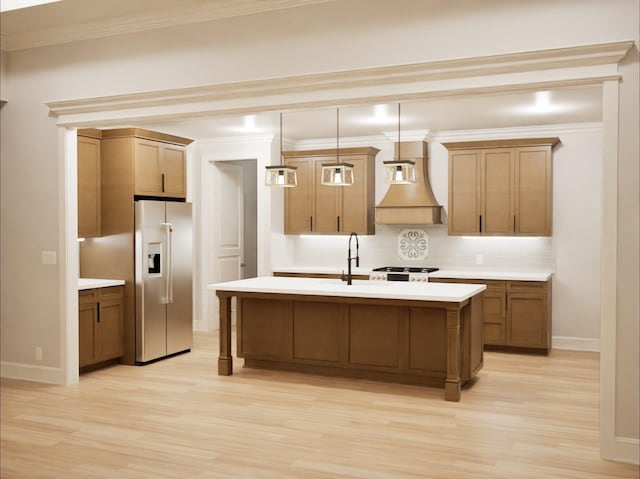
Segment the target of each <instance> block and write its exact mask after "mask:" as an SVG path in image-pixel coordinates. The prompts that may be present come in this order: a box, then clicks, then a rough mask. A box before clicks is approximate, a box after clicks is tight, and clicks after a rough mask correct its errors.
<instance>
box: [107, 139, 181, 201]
mask: <svg viewBox="0 0 640 479" xmlns="http://www.w3.org/2000/svg"><path fill="white" fill-rule="evenodd" d="M102 138H103V139H102V142H103V146H102V151H103V163H104V164H103V171H105V170H106V173H107V174H106V178H107V179H108V180H113V181H110V183H114V184H113V185H111V186H112V187H113V188H117V189H122V188H129V187H132V188H133V191H131V194H132V195H138V196H151V197H160V198H177V199H184V198H186V195H187V184H186V179H187V161H186V145H188V144H189V143H191V141H192V140H189V139H186V138H181V137H177V136H173V135H167V134H164V133H158V132H153V131H149V130H142V129H139V128H122V129H116V130H103V131H102ZM129 178H130V179H129ZM131 181H132V184H130V183H129V182H131ZM128 185H130V186H128Z"/></svg>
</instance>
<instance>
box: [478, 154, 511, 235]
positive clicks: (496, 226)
mask: <svg viewBox="0 0 640 479" xmlns="http://www.w3.org/2000/svg"><path fill="white" fill-rule="evenodd" d="M480 165H481V168H482V174H481V175H482V181H481V185H482V191H483V195H482V206H481V215H482V225H481V228H482V229H481V231H482V234H485V235H501V236H504V235H511V234H513V231H514V216H513V193H514V188H513V151H512V150H510V149H490V150H484V151H482V161H481V163H480Z"/></svg>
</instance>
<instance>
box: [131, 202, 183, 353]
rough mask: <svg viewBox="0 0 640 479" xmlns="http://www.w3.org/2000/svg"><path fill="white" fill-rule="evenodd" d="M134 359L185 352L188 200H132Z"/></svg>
mask: <svg viewBox="0 0 640 479" xmlns="http://www.w3.org/2000/svg"><path fill="white" fill-rule="evenodd" d="M135 223H136V231H135V282H136V293H135V309H136V313H135V314H136V363H137V364H143V363H146V362H149V361H154V360H156V359H160V358H163V357H166V356H171V355H174V354H177V353H181V352H186V351H189V350H190V349H191V346H192V342H193V301H192V277H193V275H192V271H193V241H192V235H193V233H192V219H191V204H190V203H184V202H176V201H156V200H136V202H135Z"/></svg>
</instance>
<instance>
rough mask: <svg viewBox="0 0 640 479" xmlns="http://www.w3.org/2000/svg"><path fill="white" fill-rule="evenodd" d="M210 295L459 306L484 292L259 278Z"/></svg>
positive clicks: (470, 287)
mask: <svg viewBox="0 0 640 479" xmlns="http://www.w3.org/2000/svg"><path fill="white" fill-rule="evenodd" d="M207 288H208V289H209V290H211V291H218V290H220V291H231V292H242V293H278V294H300V295H310V296H343V297H352V298H379V299H404V300H418V301H446V302H454V303H460V302H462V301H465V300H466V299H469V298H470V297H472V296H475V295H476V294H478V293H480V292H482V291H484V290H485V289H486V286H485V285H483V284H451V283H407V282H393V281H389V282H378V281H368V280H353V284H352V285H350V286H349V285H347V283H345V282H342V281H340V280H339V279H326V278H288V277H274V276H262V277H258V278H250V279H241V280H238V281H229V282H226V283H217V284H210V285H209V286H208V287H207Z"/></svg>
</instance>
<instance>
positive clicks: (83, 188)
mask: <svg viewBox="0 0 640 479" xmlns="http://www.w3.org/2000/svg"><path fill="white" fill-rule="evenodd" d="M80 133H81V132H79V133H78V140H77V142H78V237H80V238H93V237H97V236H100V235H101V231H102V221H101V193H100V139H99V138H93V137H89V136H81V134H80Z"/></svg>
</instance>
